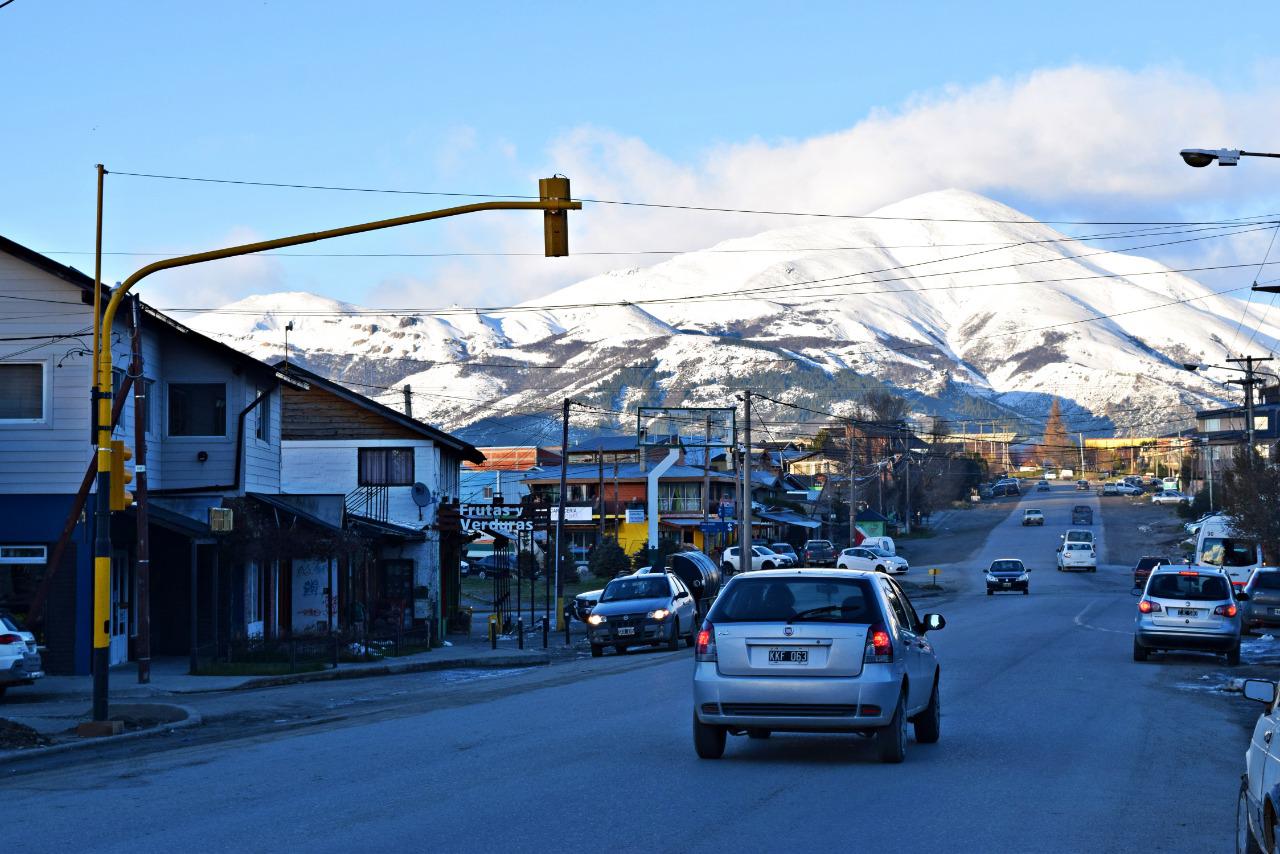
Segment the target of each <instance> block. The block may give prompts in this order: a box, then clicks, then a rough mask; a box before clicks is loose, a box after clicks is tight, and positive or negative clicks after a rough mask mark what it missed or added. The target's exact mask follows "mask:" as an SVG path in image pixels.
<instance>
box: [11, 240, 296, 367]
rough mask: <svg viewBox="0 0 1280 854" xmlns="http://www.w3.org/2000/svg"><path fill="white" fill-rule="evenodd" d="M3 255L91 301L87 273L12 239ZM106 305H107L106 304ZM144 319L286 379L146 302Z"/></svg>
mask: <svg viewBox="0 0 1280 854" xmlns="http://www.w3.org/2000/svg"><path fill="white" fill-rule="evenodd" d="M0 252H4V253H6V254H9V255H12V256H13V257H15V258H17V259H18V260H20V261H24V262H26V263H27V264H30V265H31V266H33V267H35V268H36V269H38V270H43V271H44V272H46V273H48V274H49V275H51V276H56V277H57V278H59V279H62V280H63V281H64V282H68V283H70V284H72V285H75V286H76V287H77V288H80V289H81V290H82V291H84V294H85V300H86V302H90V301H92V299H93V279H92V278H90V277H89V276H87V275H85V274H84V273H82V272H80V271H79V270H77V269H76V268H75V267H68V266H66V265H64V264H59V263H58V262H57V261H54V260H53V259H52V258H48V257H46V256H44V255H41V254H40V253H39V252H36V251H35V250H34V249H28V248H27V247H25V246H23V245H22V244H20V243H15V242H14V241H12V240H10V239H9V238H7V237H3V236H0ZM110 294H111V288H110V287H108V286H107V285H105V284H104V285H103V286H102V297H103V300H104V301H105V300H106V299H109V298H110ZM103 304H104V305H105V302H104V303H103ZM142 316H143V319H144V321H145V320H147V319H149V320H151V321H152V322H153V323H155V324H158V325H160V326H162V327H165V328H167V329H169V330H170V331H171V332H174V333H176V334H178V335H181V336H183V337H185V338H189V339H191V340H193V341H195V342H196V343H197V344H199V345H201V346H203V347H206V348H208V349H210V350H213V351H215V352H217V353H219V354H220V355H222V356H224V357H226V358H228V359H230V360H232V361H234V362H236V363H238V364H240V365H243V366H246V367H249V368H251V369H252V370H254V371H257V372H260V373H265V374H275V376H276V378H277V379H283V377H281V376H280V374H279V373H278V372H277V371H275V369H274V368H273V367H272V366H271V365H268V364H267V363H266V362H262V361H260V360H258V359H255V358H253V357H252V356H250V355H249V354H247V353H241V352H240V351H239V350H237V349H236V348H234V347H231V346H228V345H226V344H223V343H222V342H221V341H219V340H217V339H216V338H210V337H209V336H207V335H203V334H201V333H199V332H196V331H195V330H194V329H192V328H191V327H189V326H186V325H185V324H182V323H179V322H178V321H177V320H174V319H173V318H172V317H170V316H169V315H167V314H164V313H163V312H161V311H159V310H157V309H155V308H153V307H151V306H149V305H147V304H146V303H145V302H144V303H142Z"/></svg>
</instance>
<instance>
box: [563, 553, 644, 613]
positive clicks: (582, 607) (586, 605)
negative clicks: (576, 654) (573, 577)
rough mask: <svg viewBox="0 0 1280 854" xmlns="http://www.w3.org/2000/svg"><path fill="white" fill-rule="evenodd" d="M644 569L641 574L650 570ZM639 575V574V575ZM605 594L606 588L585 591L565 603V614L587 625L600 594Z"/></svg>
mask: <svg viewBox="0 0 1280 854" xmlns="http://www.w3.org/2000/svg"><path fill="white" fill-rule="evenodd" d="M648 569H649V567H647V566H646V567H644V569H642V570H640V572H644V571H645V570H648ZM637 574H639V573H637ZM603 592H604V588H601V589H599V590H584V591H582V592H581V593H579V594H578V595H577V596H574V597H573V598H572V599H570V600H569V601H568V602H565V603H564V614H565V617H567V618H568V619H570V620H577V621H578V622H580V623H585V622H586V621H587V617H589V616H591V611H592V610H593V609H594V608H595V607H596V603H597V602H599V601H600V594H601V593H603Z"/></svg>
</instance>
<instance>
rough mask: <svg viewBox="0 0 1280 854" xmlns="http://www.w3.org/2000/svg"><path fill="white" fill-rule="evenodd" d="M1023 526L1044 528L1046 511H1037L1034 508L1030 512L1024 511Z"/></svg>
mask: <svg viewBox="0 0 1280 854" xmlns="http://www.w3.org/2000/svg"><path fill="white" fill-rule="evenodd" d="M1022 524H1023V525H1039V526H1040V527H1042V528H1043V527H1044V511H1043V510H1036V509H1034V508H1032V509H1029V510H1023V511H1022Z"/></svg>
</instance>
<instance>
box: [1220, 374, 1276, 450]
mask: <svg viewBox="0 0 1280 854" xmlns="http://www.w3.org/2000/svg"><path fill="white" fill-rule="evenodd" d="M1227 361H1228V362H1231V363H1232V364H1236V365H1244V379H1242V380H1227V382H1229V383H1233V384H1235V385H1240V386H1244V410H1245V419H1246V420H1245V425H1244V429H1245V436H1246V437H1247V438H1248V441H1249V460H1250V465H1252V464H1253V463H1252V461H1253V455H1254V439H1253V387H1254V386H1255V385H1260V384H1261V383H1262V382H1263V380H1260V379H1258V378H1257V377H1256V376H1254V373H1255V372H1254V365H1255V364H1261V363H1262V362H1270V361H1272V359H1271V357H1270V356H1268V357H1265V358H1257V357H1254V356H1245V357H1244V358H1241V359H1227Z"/></svg>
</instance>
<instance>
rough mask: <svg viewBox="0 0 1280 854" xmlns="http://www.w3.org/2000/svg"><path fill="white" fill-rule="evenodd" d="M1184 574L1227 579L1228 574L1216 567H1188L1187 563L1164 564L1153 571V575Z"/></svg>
mask: <svg viewBox="0 0 1280 854" xmlns="http://www.w3.org/2000/svg"><path fill="white" fill-rule="evenodd" d="M1183 572H1194V573H1195V574H1196V575H1220V576H1222V577H1223V578H1227V574H1226V573H1225V572H1223V571H1222V570H1220V569H1218V568H1217V567H1216V566H1204V565H1199V564H1198V565H1196V566H1188V565H1187V564H1185V563H1164V564H1161V565H1160V566H1157V567H1156V568H1155V569H1153V570H1152V571H1151V574H1152V575H1178V574H1180V573H1183Z"/></svg>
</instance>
